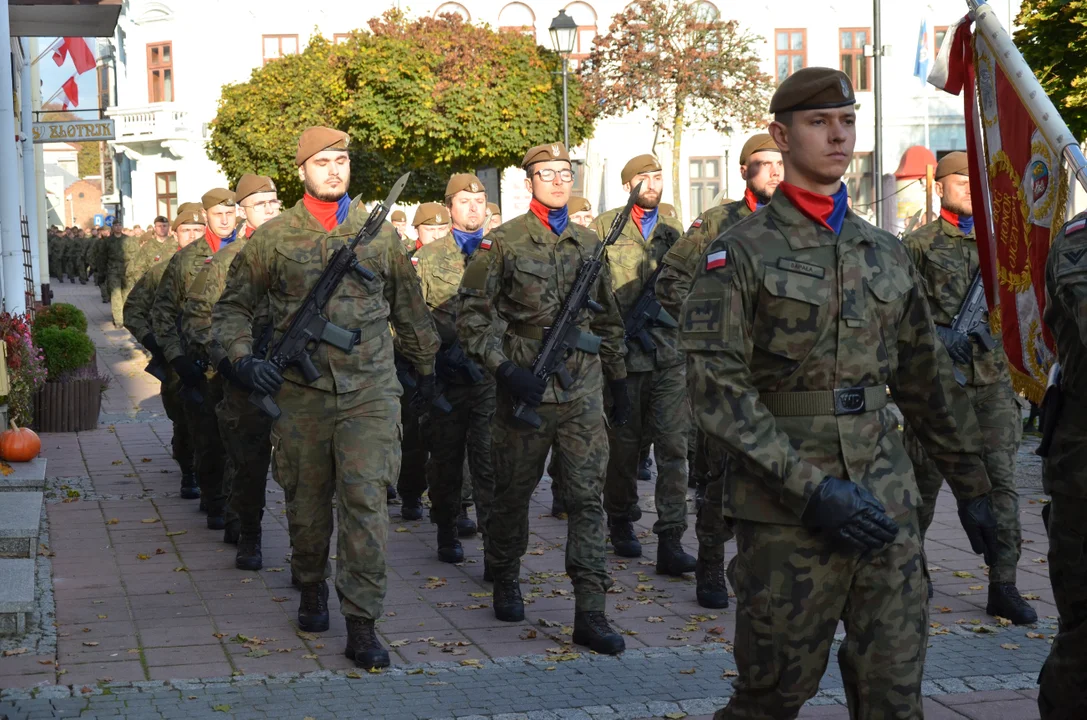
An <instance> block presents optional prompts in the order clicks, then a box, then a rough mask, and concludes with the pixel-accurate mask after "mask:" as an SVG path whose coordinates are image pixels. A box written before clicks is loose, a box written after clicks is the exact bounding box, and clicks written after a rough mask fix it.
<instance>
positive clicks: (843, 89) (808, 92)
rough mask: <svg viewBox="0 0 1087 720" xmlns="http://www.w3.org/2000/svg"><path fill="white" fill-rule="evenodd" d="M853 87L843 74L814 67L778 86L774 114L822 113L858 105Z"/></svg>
mask: <svg viewBox="0 0 1087 720" xmlns="http://www.w3.org/2000/svg"><path fill="white" fill-rule="evenodd" d="M856 103H857V99H856V97H855V96H854V95H853V83H851V82H850V81H849V77H848V76H847V75H846V74H845V73H844V72H842V71H841V70H833V69H831V68H825V67H810V68H804V69H802V70H797V71H796V72H794V73H793V74H792V75H790V76H789V77H787V78H785V79H784V80H783V81H782V82H781V84H780V85H778V89H777V92H775V93H774V97H773V98H772V99H771V100H770V112H772V113H780V112H793V111H797V110H821V109H824V108H838V107H845V106H846V105H855V104H856Z"/></svg>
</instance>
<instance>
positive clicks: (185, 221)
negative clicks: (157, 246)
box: [170, 202, 207, 230]
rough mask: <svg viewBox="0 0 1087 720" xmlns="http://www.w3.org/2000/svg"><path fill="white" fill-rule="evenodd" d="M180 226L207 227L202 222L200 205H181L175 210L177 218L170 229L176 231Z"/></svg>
mask: <svg viewBox="0 0 1087 720" xmlns="http://www.w3.org/2000/svg"><path fill="white" fill-rule="evenodd" d="M181 225H207V221H205V220H204V207H203V206H202V205H201V204H200V203H191V202H190V203H182V204H181V205H179V206H178V208H177V217H175V218H174V222H173V225H171V226H170V227H171V228H173V229H174V230H177V229H178V227H180V226H181Z"/></svg>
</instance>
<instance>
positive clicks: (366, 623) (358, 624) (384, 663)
mask: <svg viewBox="0 0 1087 720" xmlns="http://www.w3.org/2000/svg"><path fill="white" fill-rule="evenodd" d="M344 619H345V620H346V621H347V649H346V650H344V652H343V654H344V655H346V656H347V659H348V660H353V661H354V662H355V664H356V665H358V666H359V667H360V668H363V669H364V670H373V669H374V668H383V667H389V651H388V650H386V649H385V648H384V647H382V645H381V641H380V640H378V638H377V633H376V632H374V621H373V620H365V619H363V618H360V617H354V616H349V617H346V618H344Z"/></svg>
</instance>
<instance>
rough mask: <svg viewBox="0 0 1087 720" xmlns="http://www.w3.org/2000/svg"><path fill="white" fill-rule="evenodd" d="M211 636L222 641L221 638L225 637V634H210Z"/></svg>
mask: <svg viewBox="0 0 1087 720" xmlns="http://www.w3.org/2000/svg"><path fill="white" fill-rule="evenodd" d="M211 636H212V637H214V638H218V639H220V640H222V639H223V638H225V637H226V633H212V634H211Z"/></svg>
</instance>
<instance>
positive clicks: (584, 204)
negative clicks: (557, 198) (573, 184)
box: [566, 180, 627, 215]
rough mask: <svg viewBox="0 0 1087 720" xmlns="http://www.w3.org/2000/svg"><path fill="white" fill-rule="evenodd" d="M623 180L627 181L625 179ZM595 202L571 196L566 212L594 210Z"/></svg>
mask: <svg viewBox="0 0 1087 720" xmlns="http://www.w3.org/2000/svg"><path fill="white" fill-rule="evenodd" d="M623 182H627V181H626V180H624V181H623ZM592 211H593V204H592V203H591V202H589V201H588V200H586V199H585V198H583V197H571V198H570V201H569V202H568V203H567V204H566V212H568V213H570V214H571V215H573V214H574V213H579V212H592Z"/></svg>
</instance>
